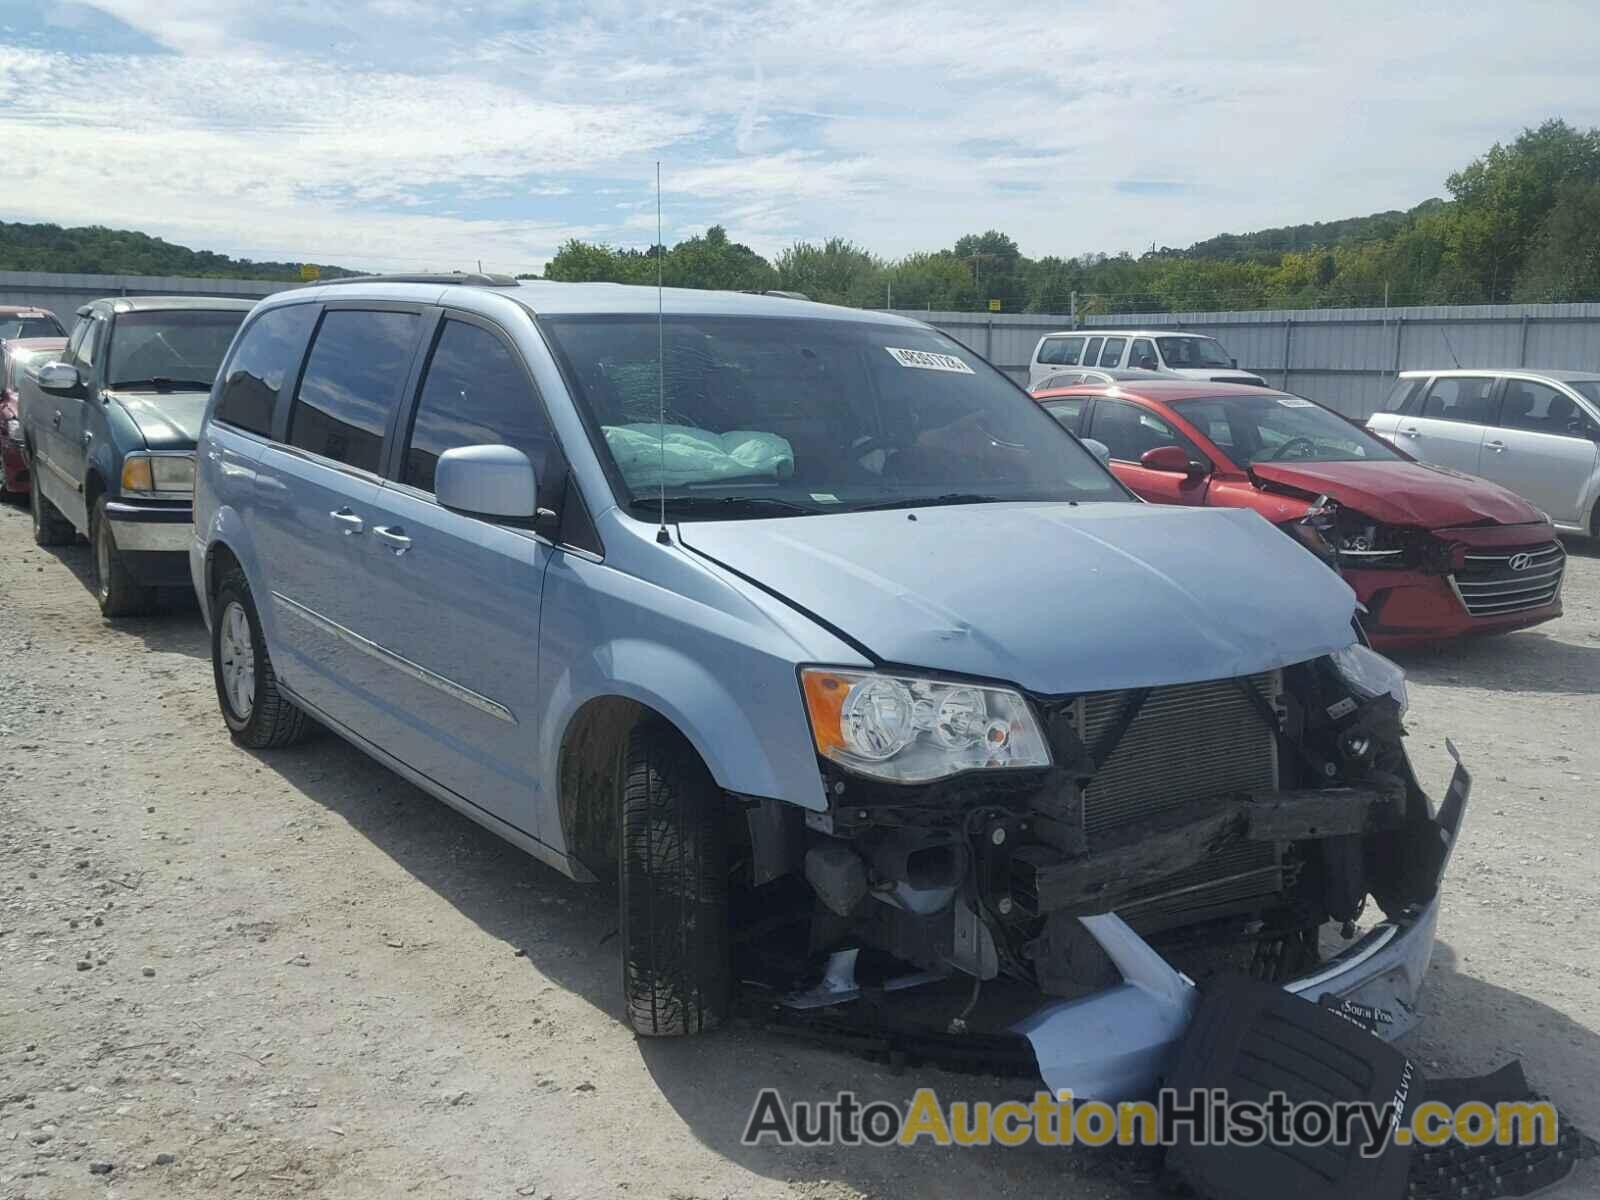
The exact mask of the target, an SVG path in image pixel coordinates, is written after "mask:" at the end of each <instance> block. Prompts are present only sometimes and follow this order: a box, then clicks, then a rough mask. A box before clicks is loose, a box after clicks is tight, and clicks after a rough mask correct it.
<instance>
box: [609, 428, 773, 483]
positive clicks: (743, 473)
mask: <svg viewBox="0 0 1600 1200" xmlns="http://www.w3.org/2000/svg"><path fill="white" fill-rule="evenodd" d="M601 428H602V429H603V430H604V431H605V435H606V445H607V446H609V447H610V448H611V456H612V457H613V458H614V459H616V460H617V466H618V467H620V468H621V470H622V475H623V478H625V479H626V480H627V481H628V486H629V487H631V488H648V487H657V486H659V485H661V484H663V483H664V484H666V485H667V486H668V487H675V486H682V485H684V484H690V483H716V482H717V481H718V480H722V479H750V478H762V477H766V478H770V479H787V478H788V477H789V476H791V475H793V474H794V447H792V446H791V445H790V444H789V442H788V440H787V439H786V438H781V437H779V436H778V435H777V434H775V433H761V432H758V431H755V430H749V429H735V430H733V431H731V432H729V433H712V432H711V431H710V430H708V429H696V428H694V427H693V426H691V425H658V424H655V423H654V422H650V423H643V424H637V425H604V426H601Z"/></svg>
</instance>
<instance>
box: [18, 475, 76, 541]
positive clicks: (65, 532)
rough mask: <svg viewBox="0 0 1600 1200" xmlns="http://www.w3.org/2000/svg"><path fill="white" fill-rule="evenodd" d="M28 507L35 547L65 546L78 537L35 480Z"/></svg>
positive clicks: (29, 495) (29, 493)
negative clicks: (31, 519)
mask: <svg viewBox="0 0 1600 1200" xmlns="http://www.w3.org/2000/svg"><path fill="white" fill-rule="evenodd" d="M30 457H31V456H30ZM34 461H37V459H35V460H34ZM28 507H29V508H30V509H31V510H32V511H33V544H34V545H35V546H66V545H70V544H71V542H72V540H73V538H75V537H77V536H78V531H77V530H76V529H74V528H73V527H72V523H71V522H70V521H68V520H67V519H66V518H65V517H63V516H62V515H61V510H60V509H59V508H57V507H56V506H55V505H54V504H51V503H50V501H48V500H46V499H45V498H44V493H43V492H41V491H40V490H39V481H38V479H37V478H35V479H34V481H33V487H32V488H31V489H29V492H28Z"/></svg>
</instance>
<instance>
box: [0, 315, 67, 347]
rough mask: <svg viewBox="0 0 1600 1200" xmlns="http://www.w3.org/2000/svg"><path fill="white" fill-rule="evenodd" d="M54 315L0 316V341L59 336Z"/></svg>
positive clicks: (59, 328)
mask: <svg viewBox="0 0 1600 1200" xmlns="http://www.w3.org/2000/svg"><path fill="white" fill-rule="evenodd" d="M60 336H61V326H60V325H58V324H56V321H55V318H54V317H0V342H3V341H9V340H10V339H11V338H35V337H60Z"/></svg>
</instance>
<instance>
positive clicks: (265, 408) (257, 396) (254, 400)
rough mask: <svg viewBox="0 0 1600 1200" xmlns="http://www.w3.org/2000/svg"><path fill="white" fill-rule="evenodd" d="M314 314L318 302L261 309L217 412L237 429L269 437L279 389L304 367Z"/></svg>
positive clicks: (231, 367) (231, 369)
mask: <svg viewBox="0 0 1600 1200" xmlns="http://www.w3.org/2000/svg"><path fill="white" fill-rule="evenodd" d="M316 317H317V306H316V305H315V304H291V305H286V306H285V307H283V308H273V309H268V310H267V311H266V312H264V313H262V314H261V316H260V317H258V318H257V319H256V320H255V321H254V322H253V323H252V324H251V325H250V327H249V328H248V329H246V330H245V331H244V336H243V337H242V338H241V339H240V340H239V348H238V349H237V350H235V351H234V353H233V361H232V362H231V363H229V364H228V375H227V378H226V380H224V382H223V384H222V395H221V396H220V397H218V399H217V411H216V412H215V413H214V414H213V416H215V418H216V419H217V420H219V421H221V422H223V423H224V424H227V425H232V426H233V427H234V428H235V429H244V430H247V431H249V432H250V433H257V434H260V435H261V436H262V437H268V436H270V435H271V433H272V410H273V407H274V406H275V405H276V404H277V402H278V391H279V389H280V388H282V387H283V381H284V379H285V377H286V376H288V374H289V373H290V372H291V371H293V370H294V369H295V368H296V367H298V366H299V365H300V355H301V354H302V353H304V351H305V348H306V335H307V334H308V333H310V332H311V323H312V322H313V321H314V320H316Z"/></svg>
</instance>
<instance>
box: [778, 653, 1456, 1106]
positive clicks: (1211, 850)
mask: <svg viewBox="0 0 1600 1200" xmlns="http://www.w3.org/2000/svg"><path fill="white" fill-rule="evenodd" d="M801 686H802V690H803V691H804V693H805V697H806V705H807V710H808V712H809V714H810V718H811V723H812V732H813V734H814V737H815V741H816V746H817V752H818V762H819V765H820V769H821V772H822V776H823V781H824V786H825V790H826V793H827V795H828V799H829V807H828V809H827V810H826V811H824V812H809V813H807V814H806V815H805V817H804V826H803V829H791V830H790V831H789V833H788V834H787V835H786V836H784V837H783V838H782V839H775V838H773V837H771V836H757V837H756V838H755V839H754V841H755V842H756V844H758V845H761V844H765V845H767V846H772V845H773V844H775V843H780V842H781V844H782V845H783V847H784V850H783V855H782V856H783V857H784V858H785V859H787V860H788V861H787V866H788V868H789V869H790V870H791V871H793V873H794V874H796V875H799V876H802V877H803V878H804V880H805V881H806V883H807V884H808V885H809V888H808V889H805V890H801V889H799V888H798V887H792V888H791V889H790V891H789V893H788V894H789V895H790V896H791V897H792V898H793V900H792V903H794V904H799V905H804V906H805V907H806V908H807V909H808V910H809V911H808V912H806V913H805V914H804V920H805V922H806V923H807V927H808V933H807V947H806V949H807V952H808V954H809V962H810V963H811V964H812V970H813V978H812V980H811V981H810V985H809V986H803V987H800V988H799V989H797V990H795V991H792V992H791V993H789V994H788V996H787V997H786V1000H785V1003H786V1004H787V1005H788V1006H789V1007H791V1008H795V1009H815V1008H820V1007H826V1006H829V1005H832V1004H836V1003H839V1002H841V1001H846V1000H849V999H852V998H854V997H855V996H857V995H858V994H859V990H858V983H857V981H856V980H855V978H854V977H853V972H854V968H855V966H856V961H857V955H858V954H867V955H871V956H873V958H874V961H876V962H878V963H890V964H896V966H894V967H891V968H889V969H888V970H887V971H883V970H880V971H879V982H878V983H877V984H876V985H875V986H876V987H877V988H880V989H882V991H883V992H884V993H885V994H887V993H889V992H893V991H895V990H896V989H900V988H907V987H910V986H912V985H917V984H925V983H930V982H934V981H939V980H943V981H946V982H947V983H948V982H949V981H950V980H952V979H960V978H962V977H965V978H970V979H971V980H972V986H973V988H974V989H977V988H979V987H981V986H985V985H986V984H988V983H989V982H990V981H992V982H993V985H994V986H995V987H997V988H1005V989H1009V990H1010V991H1011V992H1013V993H1015V994H1021V995H1024V996H1026V995H1031V996H1032V1001H1031V1003H1027V1004H1025V1005H1024V1007H1023V1009H1022V1010H1021V1012H1020V1013H1019V1012H1018V1011H1017V1009H1016V1006H1015V1004H1013V1007H1012V1012H1013V1015H1012V1017H1010V1018H1008V1024H1007V1026H1006V1027H1007V1028H1008V1029H1009V1030H1010V1031H1011V1032H1013V1033H1018V1034H1021V1035H1022V1036H1024V1037H1026V1039H1027V1040H1028V1042H1029V1043H1031V1046H1032V1050H1033V1053H1034V1056H1035V1058H1036V1059H1037V1063H1038V1067H1039V1070H1040V1073H1041V1075H1042V1076H1043V1079H1044V1081H1045V1083H1046V1084H1048V1085H1049V1086H1050V1087H1051V1088H1052V1089H1055V1090H1059V1089H1062V1088H1070V1089H1071V1090H1072V1091H1073V1092H1074V1094H1076V1095H1078V1096H1082V1097H1096V1098H1101V1099H1108V1100H1110V1099H1119V1098H1128V1097H1134V1096H1138V1095H1141V1094H1144V1093H1146V1092H1148V1091H1150V1090H1151V1089H1153V1088H1154V1086H1155V1085H1156V1082H1157V1080H1158V1079H1159V1078H1160V1076H1161V1075H1162V1073H1163V1070H1164V1069H1165V1067H1166V1066H1167V1065H1168V1063H1169V1060H1170V1057H1171V1054H1172V1052H1173V1050H1174V1048H1175V1047H1176V1046H1177V1044H1178V1043H1179V1042H1180V1041H1181V1040H1182V1037H1183V1034H1184V1031H1185V1029H1186V1028H1187V1025H1188V1023H1189V1020H1190V1017H1191V1016H1192V1012H1193V1008H1194V1006H1195V1004H1196V1002H1197V992H1196V986H1195V982H1194V981H1196V980H1200V981H1203V980H1205V979H1206V978H1208V977H1210V976H1212V975H1214V974H1218V973H1222V972H1233V973H1238V972H1243V973H1247V974H1250V975H1253V976H1254V977H1256V978H1258V979H1263V980H1266V981H1269V982H1272V983H1276V984H1279V985H1281V986H1283V987H1284V988H1285V989H1286V990H1288V991H1290V992H1293V993H1296V994H1299V995H1302V996H1305V997H1306V998H1307V999H1310V1000H1312V1001H1318V1000H1323V999H1325V998H1328V997H1330V996H1331V997H1333V998H1336V999H1338V1000H1340V1001H1344V1002H1346V1004H1347V1006H1348V1008H1349V1011H1351V1012H1355V1013H1359V1014H1361V1019H1363V1020H1364V1021H1366V1022H1367V1023H1368V1024H1369V1025H1370V1027H1371V1028H1373V1030H1374V1032H1376V1033H1378V1034H1379V1035H1380V1036H1382V1037H1384V1038H1386V1039H1392V1038H1395V1037H1398V1036H1399V1035H1400V1034H1402V1033H1404V1032H1405V1031H1406V1030H1407V1029H1409V1028H1410V1027H1411V1026H1412V1025H1413V1024H1414V1023H1415V1020H1416V1013H1415V1008H1414V1002H1415V997H1416V993H1417V990H1418V988H1419V986H1420V984H1421V981H1422V976H1423V974H1424V972H1425V970H1426V968H1427V963H1428V959H1429V956H1430V954H1431V950H1432V944H1433V929H1434V924H1435V920H1436V904H1437V901H1436V897H1437V891H1438V886H1439V881H1440V877H1441V875H1442V873H1443V870H1444V866H1445V863H1446V861H1447V860H1448V858H1449V855H1450V851H1451V848H1452V846H1453V843H1454V840H1455V834H1456V830H1457V828H1458V826H1459V823H1460V821H1461V817H1462V812H1463V809H1464V806H1465V804H1466V800H1467V795H1468V791H1469V789H1470V779H1469V776H1468V774H1467V772H1466V770H1465V769H1464V768H1462V767H1461V766H1460V765H1459V763H1458V765H1457V769H1456V773H1455V776H1454V777H1453V778H1452V780H1451V781H1450V785H1449V790H1448V792H1447V794H1446V796H1445V798H1444V800H1443V802H1442V803H1440V804H1439V805H1438V807H1437V809H1435V808H1434V807H1433V806H1432V805H1431V804H1430V801H1429V799H1428V797H1427V795H1426V794H1425V793H1424V792H1423V790H1422V788H1421V787H1420V786H1419V784H1418V782H1417V780H1416V778H1415V776H1414V775H1413V773H1412V770H1411V766H1410V764H1409V762H1408V760H1407V757H1406V754H1405V751H1404V749H1403V747H1402V744H1401V738H1402V736H1403V733H1404V730H1403V728H1402V724H1401V722H1402V718H1403V716H1404V713H1405V706H1406V692H1405V683H1404V676H1403V673H1402V672H1401V671H1400V669H1399V668H1398V667H1396V666H1394V664H1392V663H1390V662H1389V661H1388V660H1387V659H1385V658H1383V657H1382V656H1380V655H1378V654H1376V653H1374V652H1373V651H1371V650H1369V649H1367V648H1365V647H1364V646H1361V645H1358V644H1353V645H1351V646H1348V647H1346V648H1345V649H1343V650H1340V651H1338V652H1336V653H1334V654H1331V655H1325V656H1320V657H1317V658H1314V659H1311V660H1309V661H1304V662H1299V663H1294V664H1292V665H1288V666H1284V667H1282V668H1277V669H1273V670H1267V671H1262V672H1259V673H1256V674H1252V675H1249V676H1244V677H1238V678H1227V679H1218V680H1211V681H1205V682H1195V683H1182V684H1174V685H1171V686H1156V687H1138V688H1132V689H1127V690H1120V691H1100V692H1093V693H1086V694H1081V695H1057V696H1046V695H1036V694H1026V693H1024V692H1022V691H1020V690H1018V689H1015V688H1011V687H1006V686H1000V685H995V684H991V683H988V682H983V681H977V680H971V679H965V678H960V677H940V676H928V675H922V674H916V673H910V672H906V673H897V672H893V671H890V670H887V669H884V670H878V671H860V670H843V669H837V670H836V669H831V668H802V670H801ZM1452 752H1453V751H1452ZM789 811H790V812H791V813H793V810H789ZM770 815H771V813H770V810H765V809H763V808H760V807H758V808H755V809H752V813H751V821H752V824H753V825H756V824H759V823H760V822H761V821H763V820H766V819H768V818H769V817H770ZM794 815H795V816H798V814H794ZM758 866H759V864H758ZM768 866H769V874H771V873H776V871H777V870H778V869H780V867H779V864H777V863H769V864H768ZM1374 902H1375V903H1376V905H1377V907H1378V908H1380V909H1381V910H1382V913H1383V920H1382V921H1380V922H1376V923H1374V922H1373V921H1372V920H1370V919H1368V920H1366V921H1363V918H1364V917H1366V916H1367V910H1368V907H1369V903H1374ZM797 915H799V914H794V913H791V916H797ZM1363 925H1364V926H1366V927H1367V928H1366V931H1365V932H1364V933H1361V934H1359V935H1358V932H1357V931H1358V928H1359V927H1361V926H1363ZM1341 936H1342V938H1343V943H1344V944H1343V947H1342V948H1336V949H1334V950H1332V951H1331V952H1330V951H1329V950H1328V949H1327V947H1328V946H1329V945H1332V946H1334V947H1339V939H1340V937H1341ZM819 964H821V965H823V967H824V968H825V969H823V974H822V978H821V979H820V980H817V979H815V978H814V975H815V971H816V970H817V969H818V965H819ZM975 999H976V992H974V1000H975ZM971 1007H972V1006H971V1005H970V1004H969V1005H968V1006H967V1008H966V1009H965V1010H963V1013H964V1014H965V1013H966V1012H968V1011H970V1009H971ZM882 1008H883V1006H882V1005H880V1010H881V1009H882ZM1030 1009H1031V1011H1029V1010H1030ZM951 1028H952V1029H956V1030H960V1029H963V1028H965V1023H964V1021H963V1020H961V1019H957V1020H956V1021H955V1022H953V1023H952V1025H951Z"/></svg>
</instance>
